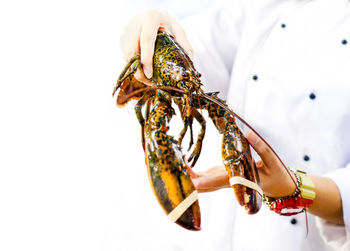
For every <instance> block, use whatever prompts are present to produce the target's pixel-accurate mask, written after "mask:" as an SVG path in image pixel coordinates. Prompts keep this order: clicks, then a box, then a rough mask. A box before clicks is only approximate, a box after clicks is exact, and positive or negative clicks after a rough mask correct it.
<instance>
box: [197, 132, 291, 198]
mask: <svg viewBox="0 0 350 251" xmlns="http://www.w3.org/2000/svg"><path fill="white" fill-rule="evenodd" d="M247 139H248V141H249V143H250V145H251V146H252V147H253V148H254V150H255V151H256V152H257V153H258V154H259V156H260V157H261V159H262V160H259V161H257V162H256V167H257V170H258V173H259V177H260V185H261V188H262V189H263V191H264V193H265V194H266V195H267V196H269V197H273V198H278V197H284V196H287V195H290V194H292V193H293V192H294V191H295V184H294V182H293V180H292V179H291V178H290V175H288V173H287V172H286V170H285V169H284V167H283V166H282V164H281V163H280V161H279V160H278V159H277V158H276V156H275V154H274V153H273V152H271V151H270V148H269V147H268V146H267V145H266V144H265V143H264V142H263V141H262V140H260V139H259V137H258V136H257V135H256V134H255V133H253V132H252V131H249V132H248V134H247ZM289 172H290V171H289ZM290 174H291V176H292V177H293V179H294V181H295V176H294V175H293V174H292V173H290ZM190 175H191V177H192V180H193V184H194V185H195V186H196V189H197V190H198V192H212V191H216V190H219V189H222V188H227V187H230V183H229V178H228V175H227V172H226V170H225V167H224V166H215V167H212V168H209V169H208V170H206V171H204V172H198V173H195V172H193V171H192V172H190Z"/></svg>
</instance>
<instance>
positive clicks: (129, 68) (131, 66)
mask: <svg viewBox="0 0 350 251" xmlns="http://www.w3.org/2000/svg"><path fill="white" fill-rule="evenodd" d="M140 64H141V61H140V55H139V54H137V55H135V56H133V57H132V58H131V59H130V60H129V62H128V63H127V64H126V66H125V67H124V69H123V71H122V72H121V73H120V75H119V78H118V80H117V84H116V86H115V87H114V89H113V93H112V96H114V94H115V92H116V91H117V90H118V88H119V87H120V86H121V84H122V83H123V82H124V80H125V79H126V78H127V77H129V76H130V75H134V74H135V72H136V70H137V67H139V65H140ZM127 72H128V73H127ZM126 73H127V74H126Z"/></svg>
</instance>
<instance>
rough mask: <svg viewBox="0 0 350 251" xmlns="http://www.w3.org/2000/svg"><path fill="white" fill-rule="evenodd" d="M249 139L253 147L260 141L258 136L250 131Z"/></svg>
mask: <svg viewBox="0 0 350 251" xmlns="http://www.w3.org/2000/svg"><path fill="white" fill-rule="evenodd" d="M247 139H248V141H249V143H250V144H251V145H253V146H255V145H256V144H257V143H258V142H259V140H260V138H259V137H258V135H256V134H255V133H254V132H253V131H249V132H248V133H247Z"/></svg>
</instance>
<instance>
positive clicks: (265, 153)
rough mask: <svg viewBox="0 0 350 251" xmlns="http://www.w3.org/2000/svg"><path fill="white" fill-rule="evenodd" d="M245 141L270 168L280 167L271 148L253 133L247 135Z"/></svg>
mask: <svg viewBox="0 0 350 251" xmlns="http://www.w3.org/2000/svg"><path fill="white" fill-rule="evenodd" d="M247 139H248V141H249V143H250V145H251V146H252V147H253V148H254V150H255V151H256V152H257V153H258V154H259V156H260V158H261V159H262V161H263V162H264V164H265V165H267V166H268V167H270V168H273V167H276V166H279V165H280V162H279V160H278V159H277V157H276V156H275V154H274V152H273V151H272V150H271V148H270V147H269V146H268V145H267V144H266V143H265V142H264V141H263V140H262V139H261V138H260V137H259V136H258V135H257V134H256V133H254V132H253V131H251V130H250V131H249V132H248V133H247Z"/></svg>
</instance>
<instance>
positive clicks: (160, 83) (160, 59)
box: [113, 32, 262, 230]
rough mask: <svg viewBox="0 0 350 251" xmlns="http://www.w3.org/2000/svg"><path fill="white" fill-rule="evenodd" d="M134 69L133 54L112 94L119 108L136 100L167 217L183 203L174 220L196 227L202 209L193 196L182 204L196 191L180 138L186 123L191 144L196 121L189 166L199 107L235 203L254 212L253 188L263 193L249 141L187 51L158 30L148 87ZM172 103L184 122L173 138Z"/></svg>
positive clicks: (145, 145) (151, 177)
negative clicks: (215, 139) (214, 136)
mask: <svg viewBox="0 0 350 251" xmlns="http://www.w3.org/2000/svg"><path fill="white" fill-rule="evenodd" d="M138 68H141V62H140V56H139V55H135V56H134V57H132V58H131V59H130V61H129V62H128V63H127V65H126V66H125V68H124V70H123V71H122V73H121V74H120V76H119V78H118V80H117V84H116V86H115V88H114V90H113V95H114V94H115V93H116V92H117V91H118V89H120V91H119V93H118V97H117V105H118V106H123V105H124V104H126V103H127V102H129V101H130V100H131V99H136V100H138V102H137V104H136V105H135V112H136V116H137V118H138V121H139V122H140V125H141V136H142V146H143V148H144V151H145V156H146V165H147V167H148V174H149V180H150V183H151V186H152V189H153V192H154V194H155V195H156V197H157V199H158V201H159V202H160V204H161V206H162V207H163V209H164V210H165V211H166V213H168V215H169V214H171V213H173V212H174V210H175V211H178V210H177V208H179V204H178V203H180V204H182V205H180V208H181V207H183V204H185V206H184V207H183V208H185V209H182V211H183V210H184V213H183V214H182V216H181V215H180V216H179V215H177V216H176V217H174V219H175V220H173V221H175V222H176V223H178V224H179V225H181V226H184V227H185V228H187V229H193V230H199V229H200V211H199V207H198V209H197V204H196V203H198V201H196V200H195V199H193V198H192V199H191V200H190V203H192V204H191V205H188V204H189V203H188V202H186V200H187V199H188V198H189V197H190V195H189V194H191V195H193V194H196V191H195V190H194V186H193V184H192V181H191V180H190V177H189V176H188V173H187V172H186V168H184V157H183V154H182V152H181V142H182V139H183V137H184V135H185V134H186V132H187V129H188V127H189V128H190V132H191V142H192V123H193V119H196V120H197V121H198V122H199V124H200V125H201V126H202V128H201V130H200V132H199V134H198V137H197V141H196V144H195V149H194V150H193V152H192V154H191V156H190V157H189V161H192V163H191V167H193V166H194V165H195V163H196V161H197V159H198V157H199V155H200V152H201V148H202V141H203V138H204V134H205V120H204V118H203V116H202V115H201V114H200V112H198V110H203V109H205V110H207V111H208V113H209V116H210V118H211V119H212V121H213V122H214V125H215V126H216V128H217V129H218V131H219V133H221V134H223V142H222V155H223V161H224V164H225V167H226V169H227V171H228V174H229V176H230V181H232V182H231V185H232V187H233V189H234V190H235V194H236V197H237V199H238V201H239V203H240V204H241V205H244V206H245V208H246V210H247V212H248V213H249V214H253V213H256V212H258V211H259V209H260V206H261V197H260V196H259V195H258V194H257V191H259V193H260V194H262V191H261V189H260V188H259V186H258V185H257V183H259V178H258V173H257V171H256V168H255V164H254V160H253V159H252V157H251V153H250V149H249V144H248V141H247V139H246V138H245V137H244V135H243V133H242V132H241V131H240V130H239V128H238V127H237V125H236V124H235V119H234V115H235V114H234V113H233V112H232V111H231V110H230V109H229V108H228V107H227V105H226V103H225V102H224V101H223V100H221V99H219V98H218V97H217V93H211V94H206V93H204V91H203V90H202V89H201V85H202V84H201V82H200V79H199V78H200V73H198V72H197V71H196V70H195V68H194V66H193V63H192V61H191V59H190V58H189V56H188V55H187V54H186V52H185V51H184V50H183V49H182V48H181V46H180V45H179V44H177V43H176V42H175V40H174V39H173V37H172V36H171V35H169V34H167V33H164V32H159V33H158V35H157V39H156V44H155V52H154V56H153V76H152V79H151V80H152V83H153V85H152V86H146V85H144V84H143V83H141V82H139V81H137V80H136V79H135V78H134V76H133V75H134V73H135V72H136V70H137V69H138ZM172 101H174V102H175V104H177V106H178V107H179V110H180V111H181V117H182V120H183V123H184V128H183V129H182V131H181V133H180V136H179V139H178V140H177V141H176V140H175V139H174V138H173V137H171V136H169V135H167V134H166V132H167V130H168V122H169V121H170V118H171V117H172V115H173V114H174V112H173V111H174V110H173V108H172V107H171V104H172ZM145 105H146V115H145V116H143V114H142V107H144V106H145ZM191 142H190V147H191ZM170 188H171V189H170ZM184 191H186V192H184ZM186 196H187V197H186ZM175 201H176V203H175ZM180 201H181V202H180ZM186 203H187V204H186ZM182 217H184V218H182Z"/></svg>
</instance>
